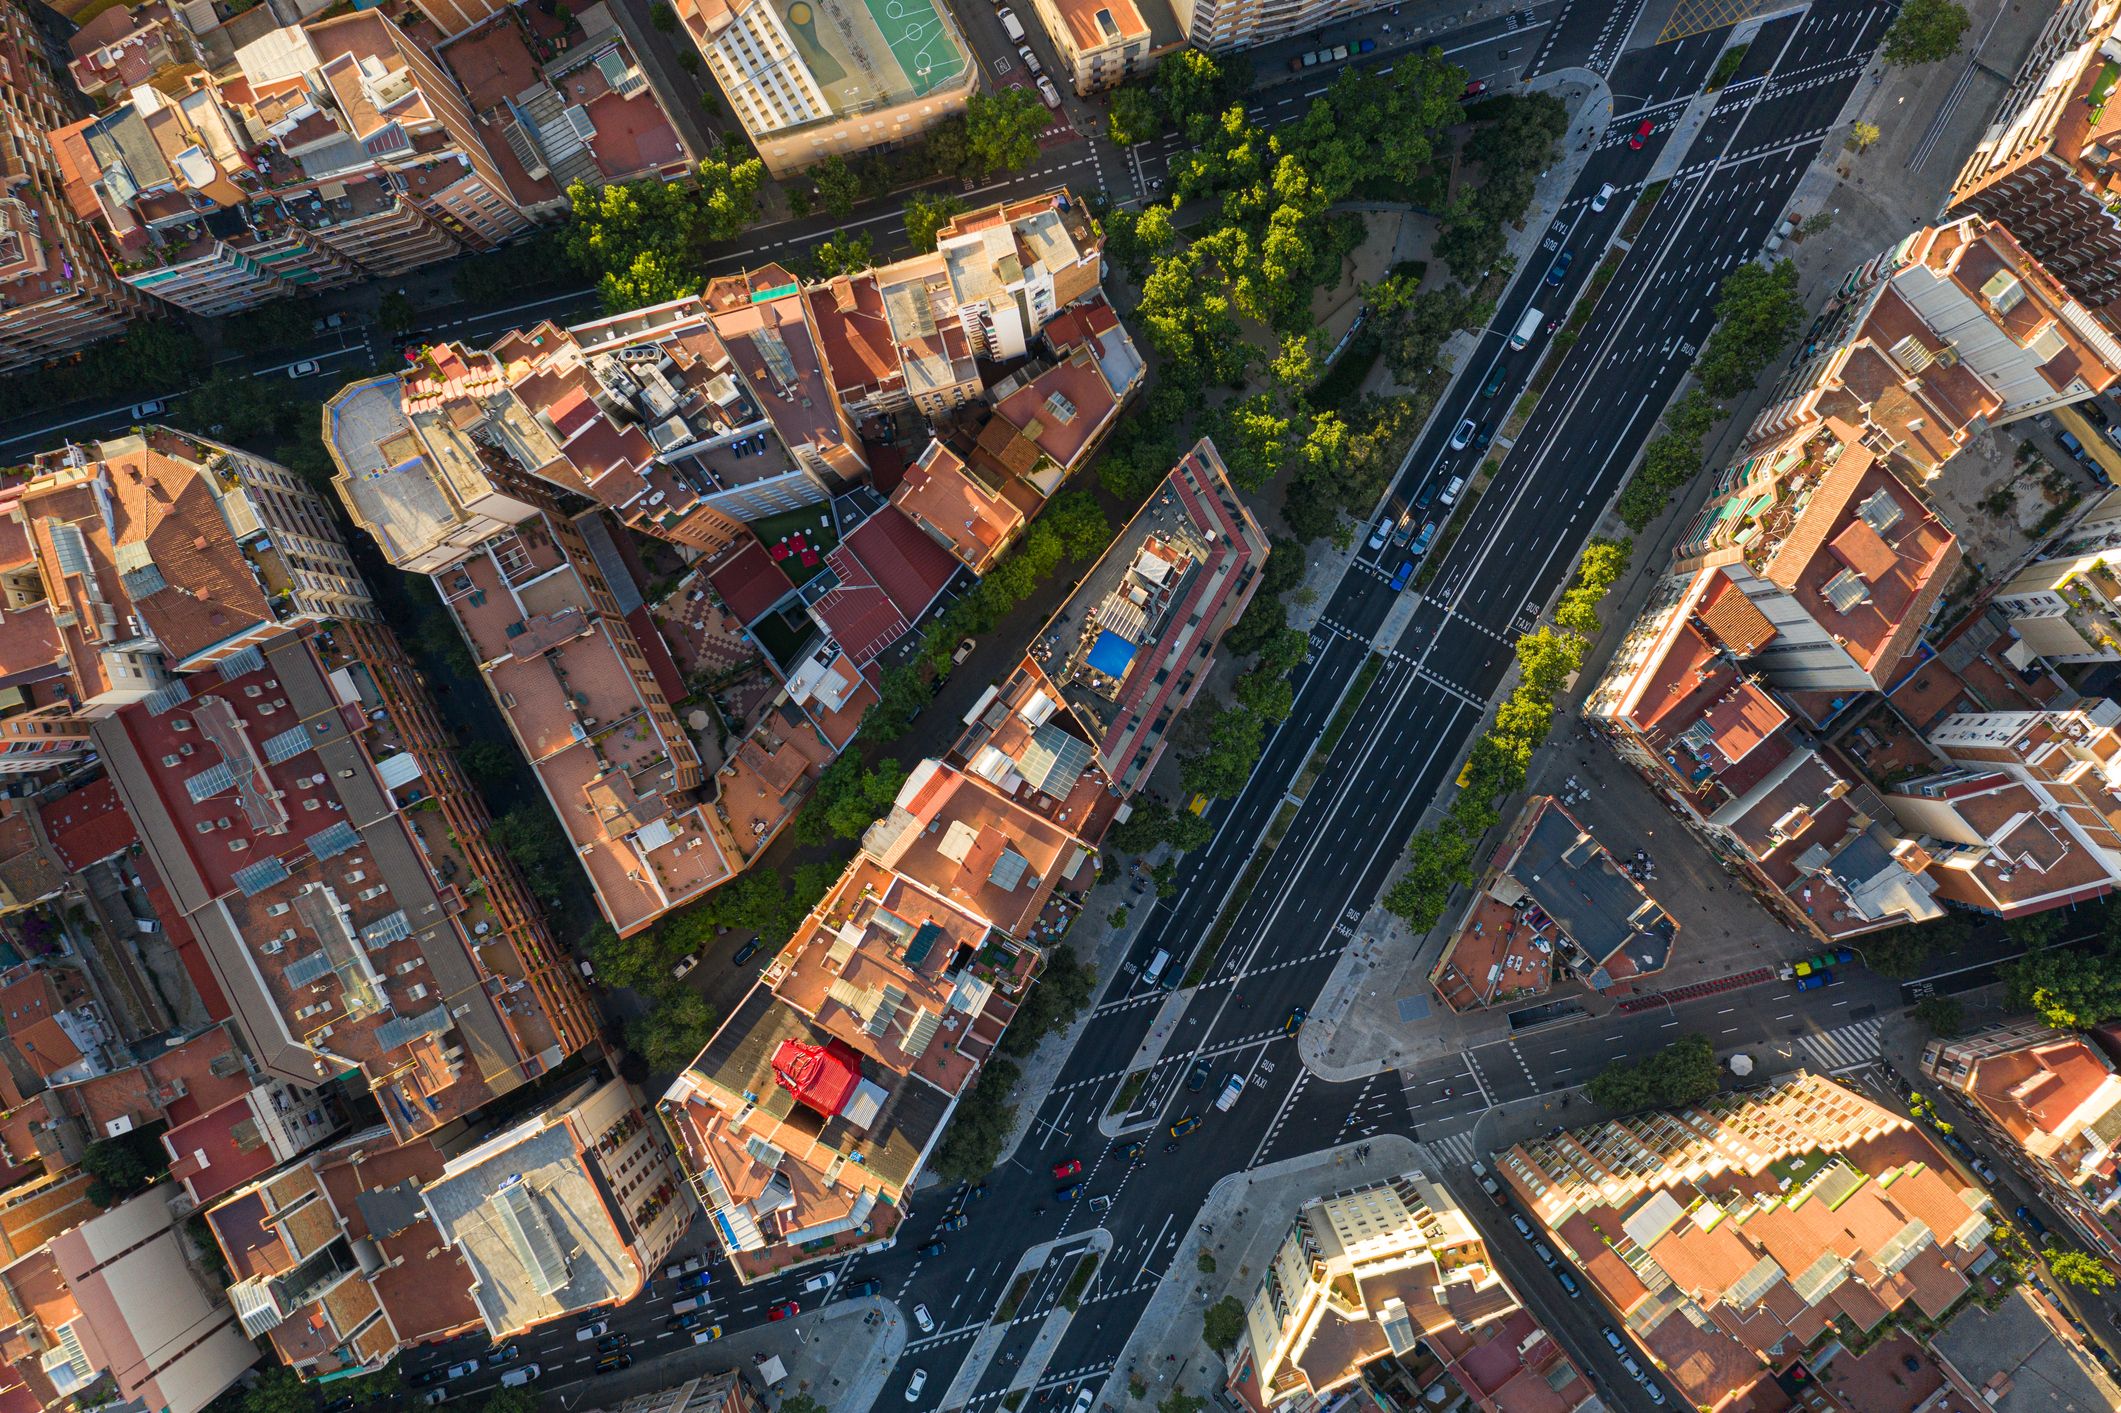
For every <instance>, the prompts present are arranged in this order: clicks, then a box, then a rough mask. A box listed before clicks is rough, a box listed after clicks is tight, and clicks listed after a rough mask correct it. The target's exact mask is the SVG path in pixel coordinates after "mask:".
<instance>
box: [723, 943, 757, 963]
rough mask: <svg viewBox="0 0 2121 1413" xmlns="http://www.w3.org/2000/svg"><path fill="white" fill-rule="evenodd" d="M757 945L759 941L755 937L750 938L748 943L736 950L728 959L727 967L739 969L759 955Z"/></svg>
mask: <svg viewBox="0 0 2121 1413" xmlns="http://www.w3.org/2000/svg"><path fill="white" fill-rule="evenodd" d="M759 945H760V944H759V939H758V938H756V937H754V938H752V939H751V940H750V941H749V942H746V943H745V944H744V945H743V946H741V947H739V948H737V949H736V955H735V956H733V957H731V958H730V959H729V965H731V966H733V967H740V966H742V965H743V964H744V963H746V962H748V961H750V960H751V959H752V958H753V957H755V956H757V955H758V954H759Z"/></svg>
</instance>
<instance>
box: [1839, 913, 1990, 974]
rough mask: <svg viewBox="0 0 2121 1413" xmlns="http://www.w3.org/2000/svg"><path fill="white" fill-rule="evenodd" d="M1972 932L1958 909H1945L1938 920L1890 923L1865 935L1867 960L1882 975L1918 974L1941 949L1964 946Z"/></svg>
mask: <svg viewBox="0 0 2121 1413" xmlns="http://www.w3.org/2000/svg"><path fill="white" fill-rule="evenodd" d="M1971 933H1972V929H1971V928H1969V927H1968V926H1967V924H1966V920H1965V919H1964V918H1963V917H1961V916H1960V915H1959V914H1957V913H1946V914H1945V915H1944V916H1943V917H1941V918H1939V919H1938V920H1937V921H1935V922H1927V923H1919V924H1916V923H1910V924H1906V925H1904V926H1901V927H1889V928H1887V929H1885V931H1883V932H1874V933H1872V934H1871V935H1870V936H1868V937H1866V938H1864V939H1863V960H1864V964H1865V965H1867V966H1868V967H1870V969H1871V970H1872V971H1875V972H1877V973H1878V974H1879V975H1880V976H1891V977H1903V976H1915V975H1917V974H1919V973H1920V972H1921V971H1922V969H1923V968H1924V967H1926V966H1928V965H1929V963H1930V959H1931V958H1932V957H1934V956H1936V955H1937V953H1938V952H1940V951H1943V952H1951V951H1957V950H1958V949H1959V948H1961V947H1963V946H1965V945H1966V943H1967V941H1968V939H1969V937H1970V936H1971Z"/></svg>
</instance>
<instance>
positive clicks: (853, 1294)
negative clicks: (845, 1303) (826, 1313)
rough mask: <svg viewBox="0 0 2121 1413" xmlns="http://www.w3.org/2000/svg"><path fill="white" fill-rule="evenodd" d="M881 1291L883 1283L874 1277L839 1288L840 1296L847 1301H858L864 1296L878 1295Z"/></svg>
mask: <svg viewBox="0 0 2121 1413" xmlns="http://www.w3.org/2000/svg"><path fill="white" fill-rule="evenodd" d="M883 1289H884V1283H883V1282H882V1281H880V1280H878V1279H877V1278H876V1277H875V1276H870V1277H869V1278H868V1279H866V1280H859V1281H855V1282H853V1283H851V1284H849V1285H843V1286H841V1287H840V1294H841V1295H842V1296H844V1297H845V1298H846V1299H848V1300H859V1299H861V1298H862V1297H863V1296H865V1295H877V1294H880V1293H881V1292H882V1291H883Z"/></svg>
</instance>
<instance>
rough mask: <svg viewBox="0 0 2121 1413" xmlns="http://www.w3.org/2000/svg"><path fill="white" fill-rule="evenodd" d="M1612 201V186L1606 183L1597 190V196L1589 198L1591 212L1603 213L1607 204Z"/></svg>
mask: <svg viewBox="0 0 2121 1413" xmlns="http://www.w3.org/2000/svg"><path fill="white" fill-rule="evenodd" d="M1612 199H1613V184H1612V183H1611V182H1607V183H1606V184H1605V185H1604V186H1601V187H1600V188H1598V194H1597V195H1596V196H1594V197H1592V198H1591V209H1592V210H1593V211H1603V210H1605V208H1606V205H1607V203H1609V202H1610V201H1612Z"/></svg>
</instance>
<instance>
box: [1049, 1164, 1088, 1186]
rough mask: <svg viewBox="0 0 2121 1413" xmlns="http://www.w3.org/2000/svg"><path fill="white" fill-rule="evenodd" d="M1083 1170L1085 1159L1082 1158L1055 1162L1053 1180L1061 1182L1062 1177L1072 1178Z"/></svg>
mask: <svg viewBox="0 0 2121 1413" xmlns="http://www.w3.org/2000/svg"><path fill="white" fill-rule="evenodd" d="M1082 1170H1083V1160H1082V1159H1080V1158H1070V1159H1068V1160H1067V1161H1066V1162H1062V1163H1055V1164H1054V1165H1053V1180H1054V1181H1055V1182H1059V1181H1060V1180H1061V1179H1062V1178H1072V1177H1074V1176H1075V1175H1076V1174H1077V1173H1079V1172H1081V1171H1082Z"/></svg>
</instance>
